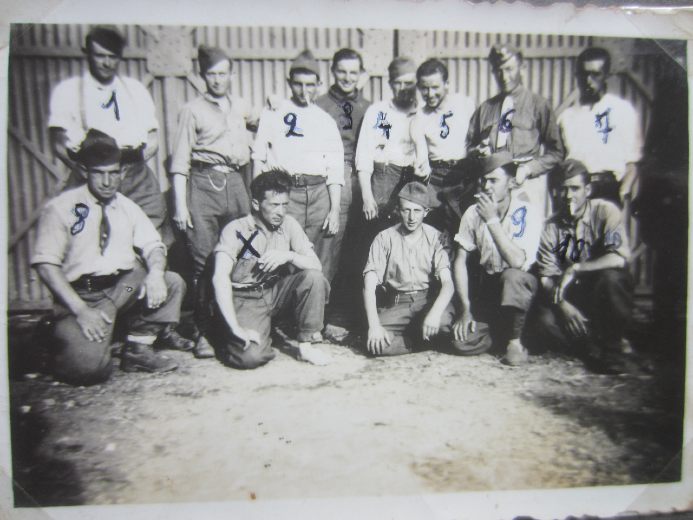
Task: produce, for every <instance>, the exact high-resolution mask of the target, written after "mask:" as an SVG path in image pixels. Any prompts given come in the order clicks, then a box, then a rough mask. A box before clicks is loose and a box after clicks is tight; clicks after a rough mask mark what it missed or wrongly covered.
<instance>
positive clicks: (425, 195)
mask: <svg viewBox="0 0 693 520" xmlns="http://www.w3.org/2000/svg"><path fill="white" fill-rule="evenodd" d="M398 196H399V198H400V199H404V200H408V201H409V202H414V203H415V204H419V205H420V206H423V207H424V208H429V207H430V206H431V195H430V192H429V191H428V186H426V185H425V184H421V183H420V182H416V181H414V182H409V183H407V184H405V185H404V186H403V187H402V189H401V190H400V192H399V195H398Z"/></svg>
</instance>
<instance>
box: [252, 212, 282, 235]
mask: <svg viewBox="0 0 693 520" xmlns="http://www.w3.org/2000/svg"><path fill="white" fill-rule="evenodd" d="M248 216H249V217H250V221H251V226H250V227H251V229H253V230H256V229H257V230H258V231H262V232H263V233H264V234H265V235H270V234H272V233H279V234H280V235H283V234H284V222H286V221H285V220H284V221H282V223H281V225H280V226H279V227H278V228H277V229H270V228H268V227H267V226H265V223H264V222H262V220H261V219H259V218H256V216H255V214H254V213H251V214H250V215H248Z"/></svg>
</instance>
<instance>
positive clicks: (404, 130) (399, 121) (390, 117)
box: [356, 100, 416, 174]
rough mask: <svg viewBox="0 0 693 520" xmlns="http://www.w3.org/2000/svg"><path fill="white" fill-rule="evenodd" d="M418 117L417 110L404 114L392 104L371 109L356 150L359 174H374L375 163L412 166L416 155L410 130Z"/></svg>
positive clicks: (367, 111) (367, 114)
mask: <svg viewBox="0 0 693 520" xmlns="http://www.w3.org/2000/svg"><path fill="white" fill-rule="evenodd" d="M415 114H416V107H414V108H412V109H411V110H407V111H402V110H401V109H399V108H397V107H396V106H395V105H394V104H393V103H392V100H389V101H380V102H379V103H373V104H372V105H371V106H370V107H368V110H366V114H365V115H364V117H363V124H362V125H361V132H360V133H359V142H358V145H357V147H356V170H357V171H359V172H366V173H369V174H371V173H373V164H374V163H383V164H394V165H395V166H403V167H406V166H412V165H413V164H414V159H415V153H414V141H412V138H411V133H410V131H409V127H410V125H411V121H412V118H413V117H414V115H415Z"/></svg>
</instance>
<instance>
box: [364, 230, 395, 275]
mask: <svg viewBox="0 0 693 520" xmlns="http://www.w3.org/2000/svg"><path fill="white" fill-rule="evenodd" d="M386 242H387V237H386V235H385V234H384V233H382V232H381V233H379V234H378V235H377V236H376V237H375V240H373V243H372V244H371V248H370V250H369V251H368V260H367V261H366V266H365V267H364V268H363V276H366V274H367V273H370V272H374V273H375V274H376V276H377V277H378V283H379V284H382V283H383V280H384V279H385V270H386V269H387V258H388V252H389V251H388V249H389V248H388V247H387V243H386Z"/></svg>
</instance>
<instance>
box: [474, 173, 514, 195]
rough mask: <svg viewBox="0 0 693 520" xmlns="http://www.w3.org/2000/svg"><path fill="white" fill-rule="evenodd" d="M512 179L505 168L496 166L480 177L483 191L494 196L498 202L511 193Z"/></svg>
mask: <svg viewBox="0 0 693 520" xmlns="http://www.w3.org/2000/svg"><path fill="white" fill-rule="evenodd" d="M510 180H511V177H510V175H508V174H507V173H506V172H505V170H504V169H503V168H496V169H495V170H493V171H492V172H490V173H487V174H486V175H484V176H483V177H482V178H481V179H480V181H479V182H480V184H481V191H482V192H483V193H485V194H486V195H488V196H489V197H491V198H493V200H495V201H496V202H502V201H504V200H505V198H506V197H507V196H508V194H509V193H510V186H511V185H510Z"/></svg>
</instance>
